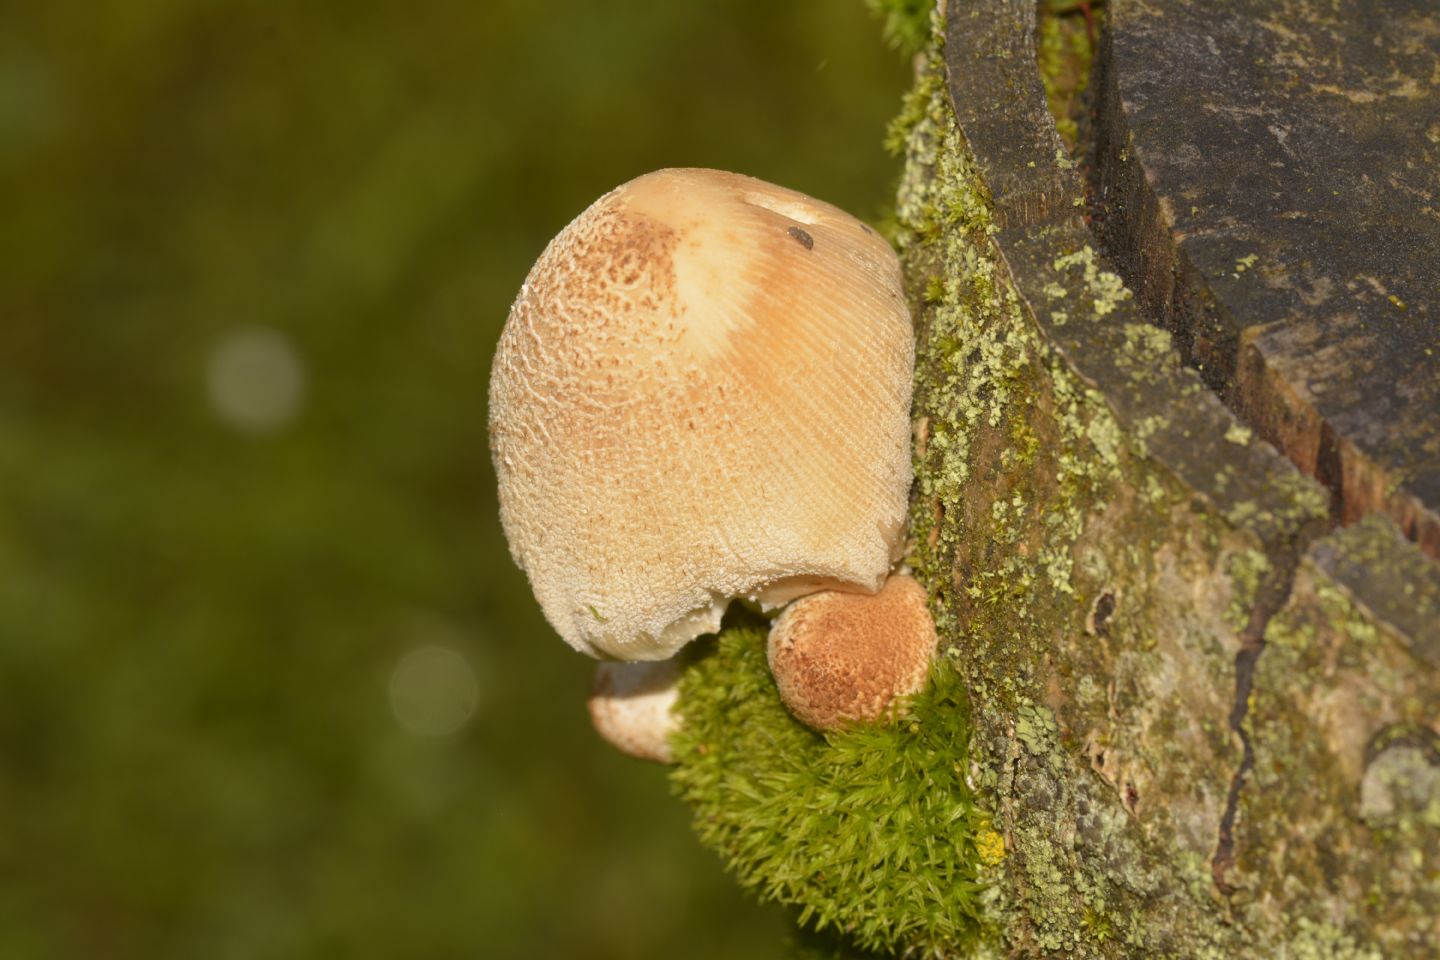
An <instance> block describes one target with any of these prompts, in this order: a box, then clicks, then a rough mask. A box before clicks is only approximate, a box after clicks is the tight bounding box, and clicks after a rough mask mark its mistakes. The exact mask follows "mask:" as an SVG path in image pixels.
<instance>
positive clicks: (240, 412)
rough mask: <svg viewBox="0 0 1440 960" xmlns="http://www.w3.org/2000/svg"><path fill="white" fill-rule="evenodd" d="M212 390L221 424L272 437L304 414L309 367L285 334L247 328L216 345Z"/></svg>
mask: <svg viewBox="0 0 1440 960" xmlns="http://www.w3.org/2000/svg"><path fill="white" fill-rule="evenodd" d="M207 384H208V386H209V390H210V403H211V404H212V405H213V406H214V408H215V412H216V414H218V415H219V417H220V419H222V420H224V421H225V422H226V423H228V424H230V425H231V426H233V427H236V428H238V429H241V430H250V431H254V432H270V431H273V430H278V429H280V428H281V427H283V426H285V425H286V424H287V423H289V422H290V421H291V420H292V419H294V417H295V414H296V413H297V412H299V410H300V403H301V400H302V399H303V398H304V394H305V367H304V365H303V364H302V363H301V362H300V356H299V354H298V353H297V352H296V350H295V347H294V346H293V345H292V344H291V342H290V340H289V338H287V337H286V336H285V335H284V334H282V333H280V332H279V331H277V330H272V329H270V328H268V327H243V328H240V329H238V330H234V331H232V332H230V333H229V334H227V335H226V336H225V337H224V339H222V340H221V341H220V342H219V343H217V344H216V345H215V349H214V351H213V352H212V353H211V355H210V366H209V370H208V376H207Z"/></svg>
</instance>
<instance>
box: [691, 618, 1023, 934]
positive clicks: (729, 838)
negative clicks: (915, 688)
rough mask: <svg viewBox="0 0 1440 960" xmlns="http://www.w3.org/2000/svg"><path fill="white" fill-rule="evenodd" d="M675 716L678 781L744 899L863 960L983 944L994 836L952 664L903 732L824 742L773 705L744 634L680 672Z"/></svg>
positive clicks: (735, 631) (760, 643) (749, 633)
mask: <svg viewBox="0 0 1440 960" xmlns="http://www.w3.org/2000/svg"><path fill="white" fill-rule="evenodd" d="M678 709H679V712H680V715H681V717H682V720H683V725H682V729H681V732H680V733H679V734H678V735H677V736H676V739H675V742H674V746H675V754H676V759H677V761H678V766H677V767H676V768H675V770H674V772H673V774H672V781H673V783H674V785H675V789H676V791H677V792H678V793H679V794H680V796H681V797H682V798H683V799H684V800H685V801H686V802H687V803H688V804H690V806H691V807H692V808H693V809H694V812H695V828H696V832H697V833H698V834H699V836H700V839H701V842H702V843H704V844H705V845H706V846H708V847H709V848H711V849H712V850H714V851H716V852H717V853H719V854H720V856H721V857H722V858H723V859H724V861H725V863H726V866H727V867H728V868H729V869H730V870H732V871H733V872H734V873H735V875H736V877H737V878H738V879H739V881H740V883H741V884H742V885H743V886H744V887H746V888H747V889H749V890H751V891H753V892H754V893H756V894H757V895H759V896H760V897H761V898H763V899H766V900H773V901H777V902H779V903H782V904H787V905H790V906H793V907H796V908H798V910H799V919H800V922H801V924H802V925H803V926H806V927H809V928H812V929H815V930H819V931H834V932H839V933H842V934H843V935H844V936H845V938H846V939H847V940H848V941H850V942H852V943H853V944H854V945H856V946H858V947H859V948H861V949H864V950H886V951H892V950H893V951H899V950H916V951H927V952H934V951H939V950H942V949H943V950H954V949H956V948H958V947H960V946H962V945H964V944H966V943H969V942H973V941H975V940H977V939H978V938H979V937H980V936H981V934H982V920H981V916H982V909H981V902H980V895H981V892H982V886H981V883H980V876H981V873H982V870H983V863H984V862H985V861H986V860H993V859H994V856H995V852H994V845H995V836H994V834H993V831H991V830H989V829H988V824H989V817H988V816H987V815H986V814H984V813H983V812H982V811H980V810H978V809H977V808H976V806H975V803H974V799H973V795H972V792H971V789H970V787H969V786H968V785H967V783H966V779H965V774H966V766H967V765H966V762H965V759H964V758H965V757H966V756H967V750H966V748H967V744H968V742H969V737H970V727H969V722H970V710H969V706H968V702H967V700H966V695H965V690H964V687H963V685H962V684H961V682H960V679H959V677H958V675H957V672H956V671H955V669H954V668H953V667H952V666H951V665H950V664H949V663H948V662H946V661H944V660H942V661H941V662H940V663H939V664H937V666H936V668H935V671H934V674H933V676H932V678H931V683H930V685H929V686H928V688H927V689H926V690H925V691H924V692H922V693H921V694H919V695H917V696H916V697H914V698H913V699H912V700H911V701H910V702H909V706H908V710H907V713H906V714H905V716H904V717H903V718H902V719H901V720H899V721H898V722H894V723H891V724H888V725H883V726H867V727H861V728H857V729H854V730H850V731H846V732H844V733H839V734H833V735H831V736H829V737H828V738H827V737H822V736H820V735H818V734H816V733H814V732H812V731H811V730H809V729H807V728H806V727H804V726H802V725H801V724H800V723H798V722H796V721H795V720H794V718H792V717H791V716H790V714H789V712H788V711H787V710H786V709H785V707H784V705H783V704H782V703H781V701H780V697H779V694H778V693H777V692H776V690H775V685H774V682H773V681H772V679H771V677H770V672H769V668H768V666H767V665H766V661H765V629H764V626H763V624H755V623H753V622H752V623H749V624H744V625H739V626H733V627H730V628H727V629H726V630H725V631H723V632H722V633H721V635H720V637H719V638H718V640H717V641H716V642H715V644H714V645H713V647H712V648H711V649H710V650H709V651H708V652H707V653H705V654H704V655H702V656H701V657H700V658H699V659H698V660H696V661H695V662H694V663H692V664H691V665H690V666H689V667H688V668H687V669H686V671H685V674H684V676H683V678H682V680H681V684H680V702H679V707H678Z"/></svg>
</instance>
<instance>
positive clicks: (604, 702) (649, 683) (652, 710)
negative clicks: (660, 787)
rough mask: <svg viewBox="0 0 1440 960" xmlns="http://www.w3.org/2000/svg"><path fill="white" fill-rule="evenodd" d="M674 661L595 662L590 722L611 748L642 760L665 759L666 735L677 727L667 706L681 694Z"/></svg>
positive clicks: (667, 757) (667, 756) (667, 754)
mask: <svg viewBox="0 0 1440 960" xmlns="http://www.w3.org/2000/svg"><path fill="white" fill-rule="evenodd" d="M679 682H680V667H679V665H678V664H677V663H676V662H675V661H674V660H659V661H654V662H647V663H623V662H617V661H613V660H602V661H601V662H600V663H597V664H596V665H595V680H594V682H593V684H592V686H591V689H590V722H591V723H593V724H594V725H595V730H596V732H597V733H599V734H600V736H601V737H603V738H604V739H605V741H606V742H607V743H609V744H610V745H611V746H612V747H614V748H615V749H617V750H619V751H620V752H621V753H626V754H629V755H630V756H632V757H638V758H639V759H641V760H654V761H655V762H656V763H670V762H671V759H672V757H671V754H670V734H672V733H674V732H675V730H677V729H678V728H679V726H680V718H679V717H678V716H676V715H675V713H674V712H673V711H672V708H673V707H674V706H675V701H676V699H677V698H678V697H679V693H680V687H679Z"/></svg>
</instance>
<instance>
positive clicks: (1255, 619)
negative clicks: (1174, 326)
mask: <svg viewBox="0 0 1440 960" xmlns="http://www.w3.org/2000/svg"><path fill="white" fill-rule="evenodd" d="M950 6H951V9H950V10H949V12H948V16H946V18H945V24H944V31H943V41H944V42H943V44H937V46H936V47H935V48H932V50H931V51H930V52H929V54H928V55H927V59H926V61H925V65H924V66H923V68H922V71H921V77H920V80H919V84H918V87H917V91H916V94H915V96H914V98H913V99H912V101H911V102H910V103H909V104H908V106H907V113H906V116H905V117H904V118H903V119H904V122H905V124H906V129H907V131H908V134H907V139H906V149H907V172H906V176H905V179H904V181H903V183H902V186H901V190H900V196H899V203H898V214H899V218H898V219H899V221H900V224H901V229H900V243H901V247H902V250H903V254H904V260H905V264H906V269H907V276H908V282H909V284H910V288H911V293H912V299H913V301H914V303H915V304H916V306H917V309H916V314H917V326H918V330H919V336H920V350H919V362H918V369H917V390H916V400H915V416H916V422H915V434H916V436H915V451H916V473H917V477H918V479H919V483H918V495H917V498H916V500H915V502H914V505H913V509H912V517H911V521H912V530H913V533H914V543H913V547H912V550H911V557H910V559H911V562H912V565H913V566H914V567H915V569H916V571H917V573H918V575H919V576H920V577H921V578H922V579H923V580H924V581H925V582H926V583H927V584H928V586H929V588H930V590H931V594H932V599H933V603H934V607H935V609H936V611H937V621H938V624H939V627H940V631H941V637H942V642H944V643H946V644H948V645H950V646H951V647H953V648H954V649H956V650H957V651H959V657H958V660H959V662H960V663H961V664H963V667H962V669H963V671H964V675H965V678H966V682H967V685H968V687H969V690H970V694H971V697H972V701H973V706H974V726H975V731H976V732H975V738H974V742H973V743H972V747H971V751H972V756H971V769H972V776H973V778H974V779H975V780H976V781H977V783H978V784H979V785H980V786H981V788H982V791H983V794H984V798H985V800H986V802H987V803H988V805H989V806H990V807H991V808H992V809H993V811H994V812H995V828H996V829H997V830H998V831H999V832H1000V833H1001V834H1002V835H1003V837H1004V839H1005V854H1004V856H1003V858H999V862H998V864H996V865H995V866H994V867H993V876H992V878H991V879H992V881H993V883H994V887H993V896H992V899H991V900H990V903H989V909H990V911H991V914H992V918H993V920H994V924H995V931H996V933H995V938H994V941H993V943H991V944H990V945H989V946H988V947H985V948H982V949H981V951H980V952H981V953H984V952H986V951H991V952H993V953H994V954H995V955H1019V956H1048V957H1213V958H1231V957H1249V956H1254V957H1304V958H1310V957H1314V958H1368V957H1382V956H1420V957H1423V956H1436V955H1440V953H1437V949H1440V948H1437V947H1436V942H1437V939H1440V929H1437V920H1436V918H1437V917H1440V736H1437V734H1436V729H1435V724H1436V717H1437V715H1440V573H1437V569H1436V565H1435V562H1434V561H1433V560H1432V559H1431V558H1429V557H1427V556H1425V555H1424V554H1423V553H1421V552H1420V551H1419V550H1418V549H1417V548H1416V547H1415V546H1414V545H1413V544H1410V543H1408V542H1407V541H1405V540H1404V539H1403V538H1402V537H1401V536H1400V535H1399V533H1398V531H1397V530H1396V528H1395V526H1394V524H1393V523H1392V522H1391V521H1390V520H1388V519H1387V518H1385V517H1383V516H1379V515H1376V516H1374V517H1372V518H1370V519H1367V520H1365V521H1364V522H1363V523H1361V524H1359V525H1357V526H1354V527H1352V528H1348V529H1342V530H1338V531H1337V530H1332V524H1331V514H1330V506H1331V495H1330V493H1329V492H1328V491H1327V490H1326V489H1325V488H1323V487H1322V486H1321V485H1319V484H1317V483H1316V482H1315V481H1314V480H1313V479H1311V478H1310V477H1308V476H1306V475H1304V474H1302V473H1301V472H1300V471H1299V470H1297V469H1296V467H1295V466H1294V465H1293V464H1292V463H1291V462H1290V461H1289V460H1287V459H1286V458H1285V457H1283V456H1281V455H1280V454H1278V453H1277V452H1276V451H1275V449H1274V448H1272V447H1271V446H1270V445H1269V444H1268V443H1266V442H1264V441H1263V440H1261V439H1260V438H1259V437H1258V436H1257V435H1256V433H1255V432H1254V430H1253V429H1252V427H1251V425H1249V424H1247V423H1245V422H1242V421H1241V420H1239V419H1237V417H1236V415H1235V413H1234V412H1232V410H1231V409H1230V408H1229V407H1227V406H1226V405H1225V403H1223V402H1222V399H1221V397H1220V396H1219V395H1218V394H1217V392H1216V391H1215V390H1213V389H1212V387H1211V385H1207V383H1206V382H1205V381H1204V379H1203V378H1202V377H1201V375H1200V374H1198V373H1197V372H1196V371H1195V370H1194V369H1193V368H1192V367H1190V366H1187V365H1186V364H1185V363H1184V362H1183V360H1184V357H1183V355H1182V351H1181V350H1180V349H1179V348H1177V347H1176V345H1175V343H1174V342H1173V341H1172V339H1171V336H1170V334H1169V333H1167V332H1166V331H1165V330H1164V329H1162V328H1161V327H1159V326H1157V325H1156V324H1155V323H1154V322H1152V319H1153V318H1152V317H1150V316H1147V315H1145V314H1143V313H1142V312H1141V310H1140V309H1139V307H1138V306H1137V301H1136V299H1135V298H1133V297H1132V296H1131V295H1130V291H1129V290H1128V289H1127V288H1126V286H1125V285H1124V283H1123V282H1122V281H1121V280H1120V278H1119V277H1118V276H1117V275H1116V274H1114V273H1112V272H1110V271H1109V270H1107V269H1106V265H1105V262H1104V260H1103V258H1102V257H1101V255H1100V253H1099V252H1098V251H1097V246H1096V240H1095V238H1094V236H1093V235H1092V234H1091V232H1090V231H1089V229H1088V228H1087V227H1086V225H1085V223H1084V222H1083V220H1082V219H1081V217H1080V213H1081V211H1082V208H1083V200H1082V195H1083V190H1082V185H1081V183H1080V181H1079V179H1078V177H1077V176H1076V174H1075V173H1074V171H1073V170H1072V169H1071V168H1070V164H1069V163H1068V162H1067V161H1066V160H1065V159H1064V157H1065V154H1064V151H1063V150H1062V148H1061V145H1060V142H1059V140H1058V139H1057V137H1056V134H1055V126H1054V121H1053V120H1052V119H1051V117H1050V116H1049V114H1048V113H1047V111H1046V106H1045V94H1044V90H1043V89H1042V85H1041V81H1040V77H1039V74H1038V72H1037V70H1036V67H1035V62H1036V61H1035V51H1034V36H1035V4H1034V3H1033V2H1028V3H1027V2H1023V0H983V2H982V0H976V2H969V3H965V4H959V3H953V2H952V3H951V4H950ZM1147 222H1148V221H1147Z"/></svg>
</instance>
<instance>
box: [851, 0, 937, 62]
mask: <svg viewBox="0 0 1440 960" xmlns="http://www.w3.org/2000/svg"><path fill="white" fill-rule="evenodd" d="M865 6H866V8H867V9H868V10H869V11H870V12H871V13H873V14H874V15H875V16H877V17H880V18H882V19H883V20H884V25H883V26H882V27H881V33H882V35H883V36H884V37H885V42H886V43H888V44H890V46H892V47H894V48H895V49H897V50H899V51H900V52H902V53H906V54H912V53H918V52H919V51H921V50H923V49H925V47H926V46H927V45H928V44H929V43H930V24H931V19H932V17H931V14H932V13H933V11H934V9H935V0H865Z"/></svg>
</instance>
